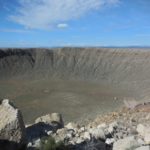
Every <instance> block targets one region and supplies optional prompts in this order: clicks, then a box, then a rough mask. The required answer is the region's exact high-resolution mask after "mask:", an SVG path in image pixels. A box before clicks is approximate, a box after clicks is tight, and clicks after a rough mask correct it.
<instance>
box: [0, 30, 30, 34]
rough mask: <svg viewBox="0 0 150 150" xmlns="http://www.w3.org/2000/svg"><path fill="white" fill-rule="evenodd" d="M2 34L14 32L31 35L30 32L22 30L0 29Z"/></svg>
mask: <svg viewBox="0 0 150 150" xmlns="http://www.w3.org/2000/svg"><path fill="white" fill-rule="evenodd" d="M0 32H13V33H29V32H31V31H29V30H21V29H0Z"/></svg>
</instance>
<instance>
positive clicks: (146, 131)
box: [137, 124, 150, 144]
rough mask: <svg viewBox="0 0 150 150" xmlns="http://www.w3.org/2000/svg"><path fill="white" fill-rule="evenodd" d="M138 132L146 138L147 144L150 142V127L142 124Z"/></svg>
mask: <svg viewBox="0 0 150 150" xmlns="http://www.w3.org/2000/svg"><path fill="white" fill-rule="evenodd" d="M137 132H138V134H139V135H141V136H142V137H143V138H144V141H145V144H150V127H149V126H148V127H146V126H144V125H142V124H139V125H138V126H137Z"/></svg>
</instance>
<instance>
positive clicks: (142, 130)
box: [136, 124, 145, 136]
mask: <svg viewBox="0 0 150 150" xmlns="http://www.w3.org/2000/svg"><path fill="white" fill-rule="evenodd" d="M136 130H137V132H138V134H139V135H141V136H144V134H145V126H144V125H142V124H138V125H137V129H136Z"/></svg>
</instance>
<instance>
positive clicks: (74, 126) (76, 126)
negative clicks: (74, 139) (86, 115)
mask: <svg viewBox="0 0 150 150" xmlns="http://www.w3.org/2000/svg"><path fill="white" fill-rule="evenodd" d="M65 127H66V128H67V129H73V130H74V129H77V128H78V127H79V125H78V124H76V123H73V122H70V123H68V124H67V125H66V126H65Z"/></svg>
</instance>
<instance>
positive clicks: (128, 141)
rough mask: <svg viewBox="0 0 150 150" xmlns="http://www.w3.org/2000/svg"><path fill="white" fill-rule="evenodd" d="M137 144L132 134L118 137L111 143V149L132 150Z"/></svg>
mask: <svg viewBox="0 0 150 150" xmlns="http://www.w3.org/2000/svg"><path fill="white" fill-rule="evenodd" d="M138 146H139V143H138V142H137V141H136V140H135V138H134V136H130V137H126V138H124V139H119V140H118V141H117V142H115V143H114V145H113V150H133V149H135V148H137V147H138Z"/></svg>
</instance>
